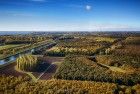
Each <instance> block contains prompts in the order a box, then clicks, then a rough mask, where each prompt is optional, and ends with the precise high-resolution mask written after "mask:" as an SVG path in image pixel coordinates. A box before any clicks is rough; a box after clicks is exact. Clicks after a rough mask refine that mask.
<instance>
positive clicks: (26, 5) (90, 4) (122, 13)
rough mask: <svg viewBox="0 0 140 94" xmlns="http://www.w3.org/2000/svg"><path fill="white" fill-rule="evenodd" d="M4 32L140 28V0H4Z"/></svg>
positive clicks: (0, 8)
mask: <svg viewBox="0 0 140 94" xmlns="http://www.w3.org/2000/svg"><path fill="white" fill-rule="evenodd" d="M0 31H140V0H0Z"/></svg>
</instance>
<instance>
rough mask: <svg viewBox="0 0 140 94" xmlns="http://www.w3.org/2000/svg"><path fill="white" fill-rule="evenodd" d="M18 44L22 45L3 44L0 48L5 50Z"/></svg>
mask: <svg viewBox="0 0 140 94" xmlns="http://www.w3.org/2000/svg"><path fill="white" fill-rule="evenodd" d="M17 46H20V45H17V44H15V45H3V46H0V50H4V49H8V48H13V47H17Z"/></svg>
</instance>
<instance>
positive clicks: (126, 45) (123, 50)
mask: <svg viewBox="0 0 140 94" xmlns="http://www.w3.org/2000/svg"><path fill="white" fill-rule="evenodd" d="M139 48H140V37H127V38H126V39H125V40H124V41H122V42H121V43H116V44H115V45H112V46H111V49H110V50H111V53H112V54H115V55H126V56H127V55H129V56H140V50H139Z"/></svg>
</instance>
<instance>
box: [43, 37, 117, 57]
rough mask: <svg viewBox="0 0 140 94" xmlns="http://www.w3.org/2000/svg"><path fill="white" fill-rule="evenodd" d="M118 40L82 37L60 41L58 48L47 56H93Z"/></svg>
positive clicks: (50, 51)
mask: <svg viewBox="0 0 140 94" xmlns="http://www.w3.org/2000/svg"><path fill="white" fill-rule="evenodd" d="M116 40H117V39H116V38H110V37H82V38H81V37H80V38H75V39H68V40H60V41H59V42H58V44H57V46H55V47H53V48H52V49H49V50H47V51H46V55H52V56H53V55H54V56H65V55H67V54H83V55H93V54H94V53H96V52H97V51H98V50H100V49H102V48H104V47H106V46H108V45H110V44H111V43H113V42H115V41H116Z"/></svg>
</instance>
